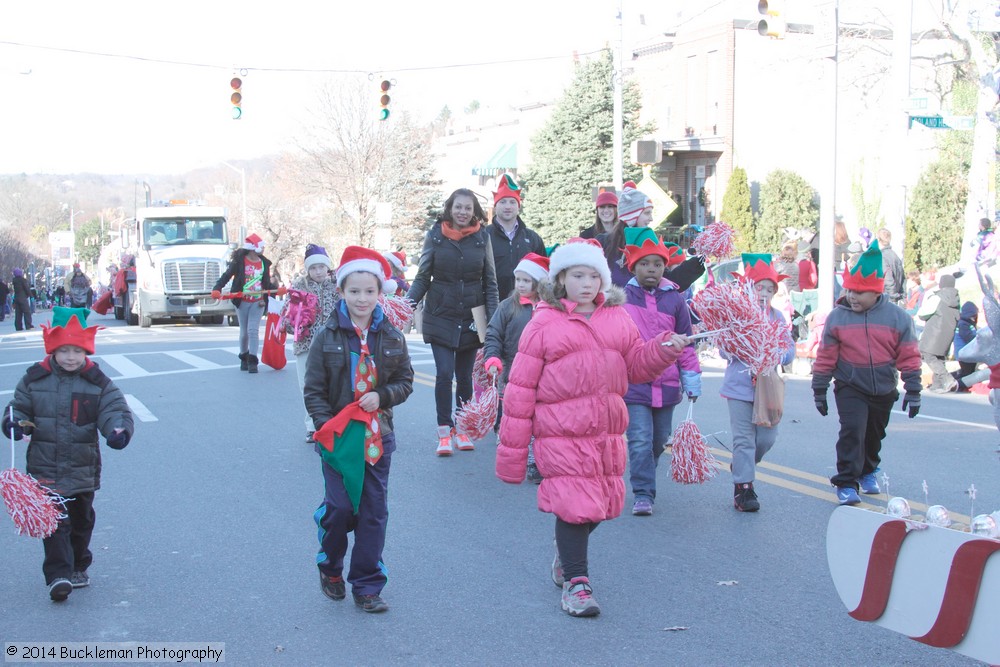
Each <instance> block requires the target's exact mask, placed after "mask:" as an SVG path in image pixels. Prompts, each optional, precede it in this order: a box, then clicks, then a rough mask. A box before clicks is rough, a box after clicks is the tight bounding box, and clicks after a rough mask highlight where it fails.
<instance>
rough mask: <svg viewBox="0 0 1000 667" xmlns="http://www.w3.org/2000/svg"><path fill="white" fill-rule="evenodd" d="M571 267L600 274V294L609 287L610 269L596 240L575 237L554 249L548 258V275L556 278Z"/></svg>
mask: <svg viewBox="0 0 1000 667" xmlns="http://www.w3.org/2000/svg"><path fill="white" fill-rule="evenodd" d="M571 266H589V267H590V268H592V269H594V270H595V271H597V272H598V273H600V274H601V291H602V292H607V291H608V289H609V288H610V287H611V269H609V268H608V260H607V258H606V257H605V256H604V249H603V248H602V247H601V243H600V242H599V241H598V240H597V239H581V238H579V237H575V238H571V239H570V240H568V241H566V243H564V244H562V245H561V246H559V247H558V248H556V249H555V252H553V253H552V257H550V258H549V275H551V276H557V275H559V273H561V272H562V271H565V270H566V269H568V268H570V267H571Z"/></svg>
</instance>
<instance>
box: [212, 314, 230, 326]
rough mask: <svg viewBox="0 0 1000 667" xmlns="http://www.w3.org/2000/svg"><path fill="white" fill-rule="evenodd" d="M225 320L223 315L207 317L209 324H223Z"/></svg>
mask: <svg viewBox="0 0 1000 667" xmlns="http://www.w3.org/2000/svg"><path fill="white" fill-rule="evenodd" d="M225 322H226V316H225V315H212V317H211V318H209V323H210V324H225Z"/></svg>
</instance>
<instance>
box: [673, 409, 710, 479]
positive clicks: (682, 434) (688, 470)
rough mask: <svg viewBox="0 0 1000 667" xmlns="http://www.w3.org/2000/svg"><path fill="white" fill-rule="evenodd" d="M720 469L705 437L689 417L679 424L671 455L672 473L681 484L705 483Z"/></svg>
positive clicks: (674, 436)
mask: <svg viewBox="0 0 1000 667" xmlns="http://www.w3.org/2000/svg"><path fill="white" fill-rule="evenodd" d="M718 471H719V469H718V466H717V464H716V461H715V457H714V456H712V453H711V452H710V451H708V447H707V446H706V445H705V438H704V437H702V435H701V431H700V430H699V429H698V426H697V425H696V424H695V423H694V420H692V419H691V418H690V414H689V415H688V418H687V419H685V420H684V421H682V422H681V423H680V424H678V425H677V428H676V429H674V435H673V449H672V453H671V456H670V474H671V476H672V477H673V478H674V481H675V482H680V483H681V484H704V483H705V482H707V481H708V480H710V479H712V478H713V477H715V475H716V473H717V472H718Z"/></svg>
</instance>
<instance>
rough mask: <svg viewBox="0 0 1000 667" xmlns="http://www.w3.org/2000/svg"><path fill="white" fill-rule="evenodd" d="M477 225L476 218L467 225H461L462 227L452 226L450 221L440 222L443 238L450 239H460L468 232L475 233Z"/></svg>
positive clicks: (477, 229) (477, 228)
mask: <svg viewBox="0 0 1000 667" xmlns="http://www.w3.org/2000/svg"><path fill="white" fill-rule="evenodd" d="M479 227H480V225H479V221H478V220H476V221H475V222H474V223H472V224H471V225H469V226H468V227H463V228H462V229H456V228H454V227H452V226H451V223H450V222H448V221H447V220H445V221H444V222H442V223H441V233H442V234H444V236H445V238H448V239H451V240H452V241H461V240H462V239H464V238H465V237H466V236H468V235H469V234H475V233H476V232H478V231H479Z"/></svg>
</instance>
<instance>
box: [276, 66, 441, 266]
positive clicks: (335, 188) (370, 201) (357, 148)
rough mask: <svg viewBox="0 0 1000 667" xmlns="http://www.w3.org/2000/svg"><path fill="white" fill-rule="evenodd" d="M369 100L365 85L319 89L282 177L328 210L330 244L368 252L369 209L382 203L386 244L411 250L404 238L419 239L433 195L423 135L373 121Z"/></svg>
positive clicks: (371, 239) (372, 214) (395, 119)
mask: <svg viewBox="0 0 1000 667" xmlns="http://www.w3.org/2000/svg"><path fill="white" fill-rule="evenodd" d="M374 102H375V95H374V90H373V85H372V84H370V83H367V82H364V81H361V80H356V79H340V80H336V81H331V82H329V83H328V84H327V85H325V86H324V87H323V88H322V90H321V92H320V95H319V99H318V109H317V110H315V111H314V112H313V122H312V124H311V126H310V127H309V128H307V130H306V131H305V133H304V136H303V137H302V138H300V139H299V140H298V142H297V145H298V148H299V150H300V156H299V158H300V159H298V160H296V161H295V167H294V169H293V170H292V171H291V172H290V174H289V177H290V178H293V179H294V180H296V181H297V182H298V183H299V184H300V185H301V187H302V188H303V189H304V190H305V191H306V192H307V193H311V194H313V195H319V196H320V197H322V199H323V200H324V201H326V202H327V203H328V204H329V205H330V207H331V209H332V210H330V211H328V216H327V219H328V221H329V228H328V231H330V232H332V235H333V236H334V237H335V238H337V239H344V240H346V241H347V242H348V243H355V244H360V245H364V246H369V247H374V246H375V245H376V243H377V238H376V237H377V234H376V228H377V225H378V223H379V221H378V220H377V219H376V208H377V205H378V204H388V205H390V207H391V232H392V238H393V240H392V241H391V242H390V245H392V246H393V247H394V248H395V247H400V246H401V245H406V246H408V248H409V251H410V252H414V250H415V249H414V243H413V238H412V237H418V238H419V237H422V235H423V232H424V231H425V229H426V227H427V217H428V210H429V208H430V207H432V206H433V204H434V201H435V200H436V199H437V198H439V197H440V193H439V192H437V190H436V186H437V182H436V181H435V180H434V174H433V169H432V161H431V153H430V140H429V135H428V131H427V130H424V129H419V128H416V127H415V126H414V125H413V124H412V122H411V121H410V119H409V118H408V117H407V115H406V114H394V115H392V116H391V117H390V119H389V120H387V121H379V120H377V119H376V113H375V106H374ZM344 245H346V243H345V244H344ZM417 247H419V246H417ZM381 249H383V250H385V249H388V248H381Z"/></svg>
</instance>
